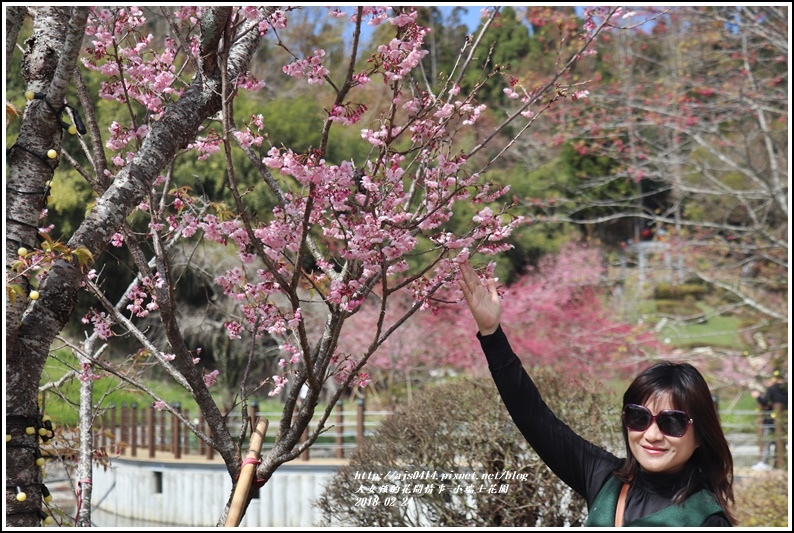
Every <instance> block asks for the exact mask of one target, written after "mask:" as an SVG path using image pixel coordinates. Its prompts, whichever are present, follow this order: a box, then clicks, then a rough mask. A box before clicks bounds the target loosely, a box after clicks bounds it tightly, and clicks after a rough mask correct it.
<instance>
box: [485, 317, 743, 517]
mask: <svg viewBox="0 0 794 533" xmlns="http://www.w3.org/2000/svg"><path fill="white" fill-rule="evenodd" d="M477 337H478V338H479V339H480V344H481V345H482V349H483V351H484V352H485V357H486V359H487V360H488V367H489V369H490V371H491V375H492V376H493V380H494V382H495V383H496V387H497V389H498V390H499V394H500V395H501V397H502V401H503V402H504V404H505V406H506V407H507V411H508V412H509V413H510V416H511V417H512V419H513V421H514V422H515V424H516V426H517V427H518V429H519V431H521V434H522V435H524V438H526V439H527V442H529V444H530V446H532V449H534V450H535V452H536V453H537V454H538V456H539V457H540V458H541V459H542V460H543V462H544V463H546V465H547V466H548V467H549V468H550V469H551V471H552V472H554V474H556V475H557V476H558V477H559V478H560V479H561V480H562V481H563V482H564V483H565V484H567V485H568V486H569V487H571V488H572V489H573V490H574V491H576V492H577V493H578V494H580V495H581V496H582V497H584V499H585V500H586V501H587V507H588V509H589V508H590V507H591V506H592V504H593V501H594V500H595V497H596V495H597V494H598V492H599V491H600V490H601V488H602V487H603V486H604V484H605V483H606V482H607V480H608V479H609V477H610V476H611V475H612V473H613V472H614V471H616V470H617V469H618V468H620V467H621V466H622V465H623V462H624V459H620V458H618V457H616V456H615V455H613V454H611V453H610V452H608V451H606V450H604V449H602V448H600V447H598V446H596V445H594V444H592V443H591V442H589V441H587V440H585V439H584V438H582V437H580V436H579V435H577V434H576V433H575V432H574V431H573V430H572V429H571V428H570V427H568V426H567V425H566V424H565V423H564V422H562V421H561V420H560V419H559V418H557V417H556V415H555V414H554V413H553V412H552V411H551V409H549V407H548V406H547V405H546V403H545V402H544V401H543V398H541V396H540V392H539V391H538V389H537V387H536V386H535V383H534V382H533V381H532V379H531V378H530V377H529V375H528V374H527V372H526V370H524V367H523V366H522V364H521V360H520V359H519V358H518V356H517V355H516V354H515V353H514V352H513V349H512V348H511V347H510V344H509V342H508V340H507V337H506V336H505V334H504V332H503V331H502V328H501V327H499V329H497V330H496V332H494V333H493V334H492V335H487V336H481V335H480V334H477ZM687 474H688V472H677V473H675V474H651V473H642V472H641V473H640V474H639V475H638V476H637V479H635V480H634V481H633V482H632V484H631V487H630V488H629V491H628V494H627V496H626V506H625V511H624V523H626V524H630V523H631V522H632V521H634V520H637V519H639V518H642V517H645V516H648V515H650V514H652V513H655V512H657V511H660V510H662V509H664V508H666V507H668V506H670V505H671V504H672V498H673V496H674V495H675V493H676V492H678V490H679V489H681V488H682V486H683V484H684V483H685V480H686V479H687V478H688V477H689V476H688V475H687ZM702 525H703V526H708V527H724V526H731V523H730V522H729V521H728V520H727V519H726V518H725V517H724V516H722V515H721V514H717V515H712V516H710V517H709V518H707V519H706V521H705V522H704V523H703V524H702Z"/></svg>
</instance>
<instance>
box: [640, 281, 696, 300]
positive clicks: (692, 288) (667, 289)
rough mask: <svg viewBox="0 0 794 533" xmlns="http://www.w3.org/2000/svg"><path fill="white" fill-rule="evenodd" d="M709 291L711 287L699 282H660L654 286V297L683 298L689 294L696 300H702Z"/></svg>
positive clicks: (661, 298) (662, 298) (664, 298)
mask: <svg viewBox="0 0 794 533" xmlns="http://www.w3.org/2000/svg"><path fill="white" fill-rule="evenodd" d="M708 293H709V287H708V286H707V285H701V284H698V283H683V284H681V285H670V284H669V283H660V284H659V285H657V286H656V287H655V288H654V290H653V297H654V299H656V300H682V299H684V298H686V297H687V296H689V297H691V298H693V299H695V300H701V299H702V298H703V297H704V296H705V295H706V294H708Z"/></svg>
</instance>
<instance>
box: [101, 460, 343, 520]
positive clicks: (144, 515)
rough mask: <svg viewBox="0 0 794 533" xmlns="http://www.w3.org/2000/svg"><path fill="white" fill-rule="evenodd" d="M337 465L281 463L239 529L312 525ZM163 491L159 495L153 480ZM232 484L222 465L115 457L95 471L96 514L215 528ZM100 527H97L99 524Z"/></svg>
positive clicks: (254, 501) (318, 516)
mask: <svg viewBox="0 0 794 533" xmlns="http://www.w3.org/2000/svg"><path fill="white" fill-rule="evenodd" d="M336 468H338V467H337V466H335V465H312V464H290V463H288V464H285V465H282V466H281V467H279V469H278V470H276V472H275V473H274V474H273V476H272V477H271V478H270V480H269V481H268V482H267V484H265V486H264V487H262V488H261V489H260V491H259V498H256V499H253V500H251V504H250V505H249V507H248V510H247V511H246V514H245V516H243V518H242V521H241V522H240V526H241V527H312V526H316V525H320V524H321V519H322V514H321V513H320V512H319V510H318V509H316V508H315V507H314V505H313V501H314V500H316V499H317V498H319V497H320V496H322V493H323V490H324V487H325V483H326V482H328V480H329V479H330V477H331V476H332V475H333V473H334V472H335V471H336ZM158 476H161V479H162V492H161V493H157V491H156V488H157V477H158ZM231 489H232V483H231V480H230V479H229V474H228V473H227V471H226V467H225V466H224V465H223V464H196V463H192V464H191V463H183V462H154V461H145V462H144V461H135V460H125V459H123V458H119V459H114V460H113V462H112V463H111V466H110V467H108V469H107V470H103V469H102V468H96V469H94V479H93V497H92V500H93V504H94V510H99V511H100V512H103V513H107V514H112V515H116V516H118V517H119V518H122V519H130V520H141V521H147V522H156V523H160V524H163V525H170V526H176V525H178V526H192V527H214V526H215V525H216V522H217V521H218V518H219V517H220V515H221V513H222V512H223V508H224V506H225V505H226V502H227V500H228V499H229V495H230V491H231ZM99 525H101V524H99Z"/></svg>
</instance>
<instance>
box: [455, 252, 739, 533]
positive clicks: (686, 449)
mask: <svg viewBox="0 0 794 533" xmlns="http://www.w3.org/2000/svg"><path fill="white" fill-rule="evenodd" d="M460 271H461V275H462V279H461V280H460V287H461V289H462V290H463V296H464V297H465V298H466V303H467V304H468V305H469V309H470V310H471V313H472V315H473V316H474V319H475V321H476V322H477V327H478V329H479V331H478V332H477V338H478V339H479V341H480V345H481V347H482V349H483V351H484V353H485V358H486V359H487V361H488V368H489V369H490V371H491V376H492V377H493V380H494V382H495V383H496V387H497V389H498V390H499V394H500V396H501V397H502V401H503V402H504V404H505V406H506V407H507V411H508V412H509V413H510V416H511V417H512V419H513V422H514V423H515V424H516V426H517V427H518V429H519V430H520V431H521V434H522V435H524V438H526V439H527V442H529V444H530V446H532V448H533V449H534V450H535V452H536V453H537V454H538V456H539V457H540V458H541V459H542V460H543V462H544V463H546V465H547V466H548V467H549V468H550V469H551V471H552V472H554V473H555V474H556V475H557V476H558V477H559V478H560V479H561V480H562V481H563V482H564V483H565V484H567V485H568V486H569V487H571V488H572V489H573V490H574V491H576V492H577V493H578V494H579V495H581V496H582V497H583V498H584V499H585V500H586V501H587V507H588V516H587V521H586V523H585V525H587V526H594V527H615V526H623V525H625V526H626V527H640V526H643V527H655V528H659V527H680V528H684V527H700V526H704V527H726V526H732V525H733V524H734V522H735V520H734V519H733V517H732V515H731V512H730V510H729V508H730V506H732V505H733V501H734V497H733V458H732V457H731V451H730V447H729V446H728V441H727V440H726V439H725V434H724V433H723V431H722V426H721V425H720V421H719V416H718V414H717V410H716V408H715V406H714V402H713V401H712V399H711V392H710V391H709V388H708V385H707V384H706V381H705V380H704V379H703V376H702V375H701V374H700V372H698V371H697V370H696V369H695V367H693V366H692V365H690V364H688V363H674V362H670V361H664V362H660V363H656V364H654V365H652V366H651V367H650V368H648V369H646V370H645V371H644V372H642V373H641V374H640V375H638V376H637V377H636V378H635V379H634V381H633V382H632V383H631V385H629V388H628V389H627V390H626V392H625V393H624V394H623V411H622V417H621V421H622V424H623V440H624V442H625V446H626V450H625V453H626V456H625V458H621V457H617V456H615V455H613V454H612V453H610V452H608V451H607V450H605V449H603V448H601V447H600V446H597V445H595V444H593V443H591V442H589V441H587V440H585V439H584V438H582V437H580V436H579V435H578V434H576V433H575V432H574V431H573V430H572V429H571V428H570V427H568V426H567V425H566V424H565V423H564V422H562V421H561V420H560V419H558V418H557V417H556V415H555V414H554V413H553V412H552V411H551V409H549V407H548V406H547V405H546V403H545V402H544V401H543V399H542V398H541V396H540V392H539V391H538V389H537V387H536V386H535V383H534V382H533V381H532V378H530V377H529V374H527V372H526V370H525V369H524V367H523V365H522V364H521V360H520V359H519V358H518V356H516V354H515V353H514V352H513V349H512V348H511V347H510V343H509V342H508V340H507V337H506V336H505V333H504V331H502V326H501V315H502V302H501V299H500V296H499V294H498V293H497V290H496V281H495V280H494V279H493V278H491V279H489V280H488V281H487V282H486V284H483V283H482V282H481V281H480V278H479V277H478V275H477V273H476V272H475V271H474V268H472V266H471V265H470V264H469V262H468V261H465V262H463V263H462V264H461V265H460ZM616 422H617V421H616ZM541 497H542V496H541Z"/></svg>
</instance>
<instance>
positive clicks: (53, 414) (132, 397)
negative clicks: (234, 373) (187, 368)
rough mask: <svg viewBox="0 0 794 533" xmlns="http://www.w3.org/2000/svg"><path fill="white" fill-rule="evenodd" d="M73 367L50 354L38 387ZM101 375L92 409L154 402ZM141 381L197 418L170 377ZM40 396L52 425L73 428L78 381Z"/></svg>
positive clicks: (61, 355)
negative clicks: (94, 407)
mask: <svg viewBox="0 0 794 533" xmlns="http://www.w3.org/2000/svg"><path fill="white" fill-rule="evenodd" d="M74 368H79V363H78V362H77V359H76V358H75V357H74V356H73V355H72V354H71V353H70V352H69V351H68V350H62V351H59V352H57V353H55V354H51V355H50V357H48V358H47V362H46V363H45V365H44V371H43V372H42V377H41V382H40V385H44V384H46V383H49V382H55V381H57V380H58V379H60V378H62V377H63V376H64V375H65V374H67V373H68V372H69V371H70V370H71V369H74ZM102 374H104V377H102V378H101V379H98V380H96V381H94V384H93V385H94V390H93V399H92V402H93V404H94V405H95V406H97V405H99V406H102V407H111V406H114V405H115V406H119V407H120V406H122V405H124V404H126V405H130V406H131V405H132V404H133V403H137V404H138V406H139V407H141V408H143V407H148V406H149V405H151V404H152V403H153V402H154V401H155V400H154V399H153V398H152V397H151V396H150V395H148V394H146V393H145V392H142V391H140V390H138V389H136V388H134V387H133V386H132V385H130V384H128V383H126V382H124V381H122V380H121V379H120V378H118V377H116V376H112V375H110V374H106V373H102ZM143 381H144V384H145V385H146V387H147V388H149V389H150V390H151V391H152V392H153V393H154V394H156V395H157V396H159V397H160V398H161V399H162V400H163V401H165V402H167V403H169V404H173V403H176V402H179V403H180V404H181V406H182V410H183V411H184V410H185V409H188V411H189V412H190V413H192V415H191V418H192V417H193V416H197V415H198V412H199V410H198V406H197V405H196V402H195V401H194V400H193V396H192V395H191V394H190V392H188V391H187V390H185V389H184V388H183V387H181V386H180V385H179V384H177V383H176V382H174V381H173V380H171V379H170V378H169V379H163V380H153V379H146V378H144V380H143ZM216 390H217V389H216ZM40 395H41V396H43V397H42V399H41V400H40V403H41V405H42V406H43V408H44V413H45V414H47V415H49V416H50V418H52V420H53V422H54V423H55V424H57V425H61V426H76V425H77V423H78V415H77V408H78V405H79V401H80V381H79V380H78V379H77V378H76V377H72V378H71V379H69V380H67V381H65V382H64V383H63V384H61V385H60V386H58V387H53V388H51V389H49V390H47V391H45V392H43V393H40ZM259 403H260V407H259V409H260V410H263V411H280V410H281V408H282V406H281V404H280V403H279V402H277V401H274V400H271V401H267V402H262V401H260V402H259ZM271 404H272V405H271Z"/></svg>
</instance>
